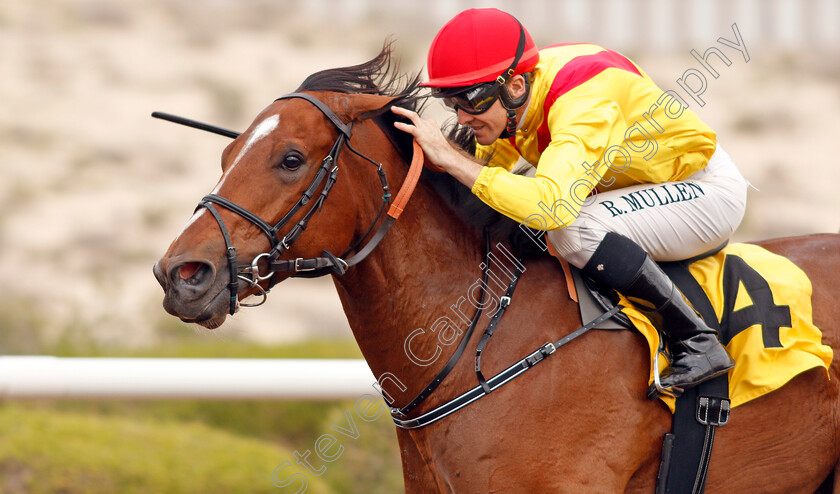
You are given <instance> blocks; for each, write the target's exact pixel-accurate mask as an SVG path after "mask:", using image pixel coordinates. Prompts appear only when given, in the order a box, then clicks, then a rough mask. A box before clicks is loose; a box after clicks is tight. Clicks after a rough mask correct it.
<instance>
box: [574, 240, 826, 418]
mask: <svg viewBox="0 0 840 494" xmlns="http://www.w3.org/2000/svg"><path fill="white" fill-rule="evenodd" d="M660 266H661V267H662V268H663V270H664V271H665V272H666V273H667V274H668V275H669V276H670V277H671V278H672V279H673V280H674V282H675V284H676V285H677V286H678V287H679V288H680V290H681V291H682V292H683V294H685V296H686V298H687V299H688V300H689V302H691V304H692V305H693V306H694V308H695V309H697V311H698V312H699V313H700V315H701V316H703V318H704V319H705V320H706V323H707V324H708V325H709V326H710V327H711V328H714V329H717V330H718V333H719V338H720V341H721V343H723V345H724V346H725V347H726V350H727V352H729V355H730V356H731V357H732V358H733V359H735V367H734V368H733V369H731V370H730V371H729V373H728V375H729V395H730V399H731V406H732V407H733V408H734V407H737V406H738V405H742V404H744V403H746V402H748V401H750V400H753V399H755V398H758V397H759V396H762V395H765V394H767V393H769V392H771V391H773V390H775V389H778V388H780V387H781V386H782V385H784V384H785V383H786V382H788V381H790V380H791V379H792V378H794V377H795V376H796V375H798V374H801V373H802V372H805V371H807V370H809V369H813V368H814V367H818V366H823V367H825V368H826V372H827V370H828V367H829V365H830V364H831V360H832V350H831V348H830V347H828V346H826V345H823V344H822V343H821V341H822V333H821V332H820V330H819V329H818V328H817V327H816V326H814V324H813V322H812V317H811V282H810V280H808V277H807V276H806V275H805V273H804V272H803V271H802V270H801V269H799V268H798V267H797V266H796V265H795V264H793V263H792V262H791V261H789V260H788V259H786V258H784V257H782V256H779V255H777V254H774V253H772V252H769V251H768V250H766V249H764V248H762V247H759V246H756V245H750V244H731V245H727V246H726V247H724V248H723V249H721V250H719V251H717V252H716V253H714V254H712V255H708V256H705V257H700V258H694V259H689V260H687V261H679V262H666V263H660ZM686 270H687V273H686ZM686 274H688V275H690V276H686ZM574 277H575V281H576V283H575V284H576V286H577V287H578V289H577V291H578V294H579V296H580V299H581V300H580V305H581V311H582V313H581V316H582V318H583V320H584V321H589V320H592V319H594V317H593V312H592V311H593V310H595V311H598V312H603V305H605V304H609V302H608V300H610V299H614V297H615V294H614V293H612V294H607V293H603V291H602V292H600V293H599V291H598V288H597V287H595V286H594V282H591V280H586V281H585V282H582V280H581V278H580V274H579V273H578V272H575V273H574ZM686 283H695V285H696V286H695V287H687V286H686ZM582 287H587V288H589V291H592V292H593V293H589V291H588V290H585V289H582ZM692 288H693V289H692ZM697 288H700V290H697ZM698 295H702V296H699V297H698ZM703 296H705V300H703V298H704V297H703ZM593 298H594V299H595V301H597V303H595V304H593V303H592V299H593ZM605 301H607V302H605ZM620 303H621V305H622V306H624V308H623V309H622V311H621V312H622V314H623V315H624V316H625V318H624V321H625V324H626V321H628V320H629V321H630V322H631V323H632V326H633V327H634V328H635V329H636V330H638V331H639V332H640V333H642V335H643V336H644V337H645V339H646V340H647V343H648V347H649V348H650V352H651V367H650V368H651V374H650V380H649V384H653V382H654V368H655V367H658V368H659V369H665V368H666V367H667V365H668V361H667V357H666V356H665V355H664V354H661V353H659V352H658V349H659V345H660V335H659V333H658V332H657V330H656V328H655V327H654V326H653V325H652V324H651V323H650V321H648V319H647V318H646V317H645V316H644V315H643V314H642V313H641V312H639V311H637V310H635V309H634V308H633V305H632V304H631V303H630V302H628V301H627V300H626V299H624V297H620ZM596 307H597V308H596ZM704 308H706V310H703V309H704ZM710 310H713V311H714V316H715V320H713V321H710V320H709V319H710V315H709V314H708V312H709V311H710ZM704 312H705V314H704ZM610 327H612V328H618V327H619V326H618V325H617V324H616V323H614V322H613V325H612V326H606V327H604V329H608V328H610ZM657 355H658V358H659V362H658V364H657V365H654V358H656V357H657ZM660 398H661V399H662V401H663V402H665V404H667V405H668V407H669V408H670V409H671V411H672V412H673V411H674V399H673V397H669V396H662V395H660Z"/></svg>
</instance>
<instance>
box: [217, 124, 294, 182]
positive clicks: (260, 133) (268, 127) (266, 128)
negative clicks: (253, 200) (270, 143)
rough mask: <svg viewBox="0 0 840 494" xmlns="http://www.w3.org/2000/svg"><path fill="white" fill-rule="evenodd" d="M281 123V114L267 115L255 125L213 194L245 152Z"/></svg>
mask: <svg viewBox="0 0 840 494" xmlns="http://www.w3.org/2000/svg"><path fill="white" fill-rule="evenodd" d="M279 123H280V116H279V115H271V116H270V117H267V118H266V119H265V120H263V121H262V122H260V123H259V124H257V126H256V127H254V130H252V131H251V135H250V136H248V140H247V141H246V142H245V145H244V146H242V150H240V151H239V154H238V155H236V159H235V160H233V163H231V165H230V166H229V167H228V169H227V170H226V171H225V174H224V175H222V179H221V180H219V183H218V184H216V188H214V189H213V194H217V193H218V192H219V189H220V188H221V187H222V184H223V183H224V182H225V178H227V176H228V175H229V174H230V172H231V170H233V168H234V167H235V166H236V164H237V163H239V160H241V159H242V157H243V156H245V153H247V152H248V151H249V150H250V149H251V148H252V147H253V146H254V144H256V143H257V142H259V141H260V139H262V138H263V137H265V136H267V135H268V134H271V133H272V132H273V131H274V129H276V128H277V125H278V124H279Z"/></svg>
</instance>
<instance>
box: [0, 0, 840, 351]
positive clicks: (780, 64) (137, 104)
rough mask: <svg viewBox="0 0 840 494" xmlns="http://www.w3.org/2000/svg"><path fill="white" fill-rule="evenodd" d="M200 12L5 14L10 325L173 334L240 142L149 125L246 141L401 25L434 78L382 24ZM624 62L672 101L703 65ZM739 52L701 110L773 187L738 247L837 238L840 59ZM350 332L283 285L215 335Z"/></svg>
mask: <svg viewBox="0 0 840 494" xmlns="http://www.w3.org/2000/svg"><path fill="white" fill-rule="evenodd" d="M191 5H192V3H190V2H187V1H172V2H161V3H157V2H145V3H143V2H128V3H123V2H117V1H98V2H94V1H70V0H35V1H27V2H3V3H2V4H0V211H2V212H0V310H2V309H4V308H8V307H13V306H26V307H32V310H33V311H35V312H37V314H35V315H34V316H32V315H30V316H28V317H36V318H37V320H38V321H41V323H42V325H43V326H44V328H45V329H46V330H47V331H48V333H50V334H51V335H53V336H55V335H58V334H61V333H62V332H64V331H67V330H69V328H77V329H78V328H82V331H84V332H89V334H90V335H91V336H92V337H94V338H95V339H96V340H98V341H101V342H105V343H108V342H111V343H120V344H136V345H142V344H148V343H150V342H154V341H156V339H157V338H158V337H159V336H160V334H161V332H165V331H168V330H171V327H172V321H174V320H172V321H170V320H171V319H172V318H170V317H169V316H168V315H166V314H165V313H164V312H163V310H162V309H161V307H160V299H161V297H162V294H161V291H160V288H159V287H158V285H157V283H156V282H155V280H154V278H153V277H152V274H151V267H152V265H153V263H154V262H155V261H156V260H157V258H158V257H159V256H160V255H161V254H162V253H163V251H164V250H165V249H166V247H167V245H168V244H169V242H170V241H171V239H172V238H174V236H175V235H176V234H177V233H178V232H179V231H180V229H181V227H182V226H183V224H184V222H185V221H186V220H187V219H188V218H189V217H190V216H191V212H192V210H193V208H194V206H195V203H196V202H197V200H198V199H200V198H201V197H202V196H203V195H204V194H205V193H207V192H208V191H209V190H210V189H211V188H212V187H213V185H214V184H215V182H216V181H217V179H218V176H219V156H220V153H221V150H222V149H223V147H224V146H225V145H226V143H227V141H226V139H225V138H222V137H218V136H213V135H210V134H206V133H202V132H199V131H194V130H190V129H186V128H182V127H179V126H175V125H172V124H167V123H163V122H160V121H156V120H153V119H151V118H150V117H149V113H150V112H151V111H153V110H162V111H168V112H172V113H176V114H181V115H184V116H189V117H193V118H196V119H198V120H204V121H208V122H212V123H216V124H218V125H222V126H224V127H229V128H233V129H243V128H245V127H246V126H247V125H248V123H249V121H250V119H251V118H252V117H253V116H254V115H256V114H257V113H258V112H259V110H260V109H261V108H263V107H264V106H265V105H267V104H268V103H270V102H271V101H272V100H273V99H274V98H275V97H276V96H279V95H280V94H283V93H285V92H290V91H291V90H293V89H294V88H295V87H297V85H298V84H299V82H300V81H301V80H302V79H303V78H304V77H305V76H306V75H308V74H309V73H312V72H314V71H316V70H320V69H323V68H328V67H335V66H342V65H350V64H355V63H359V62H362V61H364V60H367V59H369V58H370V57H372V56H373V55H374V54H376V52H377V51H378V49H379V47H380V46H381V43H382V40H383V38H384V37H385V36H387V35H388V34H391V33H394V32H397V31H398V30H399V29H405V30H406V32H407V33H408V34H404V35H402V36H401V37H400V39H399V40H398V44H397V50H398V54H400V55H401V56H402V57H403V66H404V67H406V68H409V69H411V70H415V69H417V68H419V67H420V66H421V65H422V63H423V58H424V52H425V50H426V47H427V46H428V43H429V41H430V39H431V37H432V36H433V33H434V30H435V28H434V27H432V28H429V29H428V30H423V29H420V28H417V26H413V27H411V28H409V27H408V26H395V25H392V24H389V23H388V22H387V20H383V19H378V18H376V17H375V16H374V17H371V18H365V19H355V20H351V21H346V22H345V23H343V24H340V25H337V26H332V27H330V28H327V27H326V26H324V25H322V24H319V23H318V22H317V21H315V20H313V18H312V17H311V16H308V15H306V13H295V12H293V11H288V10H284V11H279V10H277V8H276V7H272V4H270V3H267V2H249V3H248V5H249V6H250V7H251V8H250V9H242V8H234V3H232V2H226V1H221V0H220V1H216V2H207V3H205V4H203V8H200V9H196V8H193V7H191ZM710 42H711V40H710ZM619 49H620V48H619ZM628 54H629V55H631V56H634V57H635V59H636V60H637V62H639V63H640V64H641V65H642V66H643V67H644V68H645V69H646V70H647V72H648V73H649V74H650V75H651V76H652V77H653V78H654V79H655V80H657V81H659V82H660V84H661V86H662V87H663V88H676V83H675V82H674V81H675V80H676V79H677V78H678V77H679V76H680V75H681V74H682V73H683V71H685V70H686V69H688V68H691V67H697V65H698V64H697V62H696V61H694V59H692V58H691V57H690V56H689V55H688V53H687V52H685V53H682V54H679V55H669V56H653V55H646V54H645V53H638V54H636V53H628ZM730 54H731V55H732V60H733V63H732V65H731V66H729V67H723V68H721V69H720V77H719V78H718V79H712V78H709V81H708V89H707V91H706V93H705V94H704V99H705V100H706V102H707V103H706V105H705V106H704V107H703V108H699V107H698V106H697V105H693V106H692V109H694V110H696V111H697V112H698V113H699V114H700V115H701V117H702V118H703V119H704V120H705V121H706V122H707V123H709V124H710V125H711V126H712V128H714V129H715V130H716V131H717V132H718V135H719V140H720V142H721V143H722V144H723V145H724V147H725V149H726V150H727V151H728V152H729V153H730V155H732V156H733V158H734V159H735V160H736V162H737V163H738V164H739V166H740V167H741V169H742V171H743V173H744V175H745V176H746V177H747V178H748V179H749V180H750V181H751V182H752V183H753V184H754V186H755V187H756V188H757V189H758V190H760V192H759V191H756V190H753V191H751V193H750V202H749V207H748V213H747V216H746V218H745V220H744V222H743V225H742V227H741V229H740V230H739V232H738V233H737V235H736V240H754V239H762V238H768V237H773V236H783V235H798V234H805V233H811V232H836V231H838V229H840V199H839V198H838V194H837V186H838V184H840V166H837V163H836V162H835V156H834V155H833V152H832V151H831V149H833V148H832V147H831V146H833V144H835V143H836V140H837V138H838V130H837V129H840V59H838V57H837V56H833V57H821V56H818V55H804V54H803V55H799V54H796V53H793V54H790V53H789V54H786V55H781V54H777V53H769V52H761V51H757V50H753V51H752V52H751V60H750V61H749V62H748V63H747V62H745V61H744V60H743V58H738V56H739V55H738V54H737V53H735V52H731V53H730ZM324 300H326V302H324ZM324 303H326V305H327V309H326V310H325V309H324V308H323V306H322V305H321V304H324ZM316 304H318V305H317V306H316ZM5 320H8V318H6V319H4V321H5ZM8 323H9V324H15V321H14V320H11V321H9V322H8ZM348 333H349V329H348V327H347V323H346V320H345V318H344V315H343V313H342V312H341V308H340V305H339V303H338V299H337V296H336V295H335V292H334V289H333V288H332V283H331V281H330V280H328V279H322V280H302V281H291V282H289V283H286V284H283V285H282V286H280V287H278V288H276V289H275V290H274V292H272V296H271V298H270V301H269V304H267V306H265V307H262V308H260V309H256V310H246V311H243V312H242V313H240V314H238V315H237V316H236V317H235V318H233V320H232V321H231V322H229V323H227V324H226V325H225V327H224V328H223V329H222V330H220V331H219V332H218V334H216V335H213V336H207V337H222V338H248V339H253V340H257V341H285V340H290V339H298V338H303V337H307V336H331V335H347V334H348ZM201 334H204V333H201Z"/></svg>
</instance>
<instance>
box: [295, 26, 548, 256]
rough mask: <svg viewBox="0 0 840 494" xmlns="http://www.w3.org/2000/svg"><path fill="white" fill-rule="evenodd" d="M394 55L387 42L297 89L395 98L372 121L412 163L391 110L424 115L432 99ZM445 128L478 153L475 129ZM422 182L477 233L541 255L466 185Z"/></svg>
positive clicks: (434, 176) (431, 177)
mask: <svg viewBox="0 0 840 494" xmlns="http://www.w3.org/2000/svg"><path fill="white" fill-rule="evenodd" d="M392 53H393V40H391V39H387V40H386V41H385V43H384V44H383V46H382V50H381V51H380V52H379V54H378V55H377V56H376V57H374V58H373V59H371V60H369V61H367V62H364V63H361V64H358V65H353V66H349V67H340V68H334V69H327V70H322V71H320V72H316V73H314V74H312V75H310V76H309V77H307V78H306V79H304V81H303V82H302V83H301V85H300V86H299V87H298V88H297V91H330V92H336V93H343V94H377V95H382V96H390V97H393V98H394V99H393V101H392V102H391V103H390V104H389V105H387V106H386V107H385V108H383V109H382V110H383V111H382V112H377V114H375V115H370V117H369V118H371V119H373V120H374V122H376V124H377V125H378V126H379V127H380V128H381V129H382V131H383V132H384V133H385V135H386V136H387V137H388V139H389V140H390V141H391V143H392V144H393V145H394V146H395V147H396V149H397V150H398V151H399V153H400V155H401V156H402V157H403V159H404V160H405V162H406V163H408V162H410V161H411V154H412V140H413V139H412V137H411V135H410V134H408V133H405V132H401V131H399V130H397V129H396V128H395V127H394V122H396V121H398V120H402V121H406V120H405V119H403V118H402V117H399V116H397V115H396V114H394V113H393V112H390V111H387V110H388V109H389V108H390V107H391V106H400V107H403V108H408V109H410V110H413V111H416V112H418V113H421V114H422V111H423V109H424V106H425V103H426V101H427V98H428V96H425V95H420V91H421V90H422V87H421V86H420V82H421V80H422V74H421V72H419V71H418V72H416V73H414V74H402V73H401V72H400V71H399V64H398V63H396V62H395V61H394V60H393V59H392V57H391V55H392ZM443 130H444V132H446V133H447V134H448V136H449V138H450V140H452V141H453V142H454V143H456V144H457V145H458V146H460V147H461V148H462V149H464V150H465V151H467V152H469V153H470V154H472V155H475V138H474V136H473V134H472V130H470V129H469V128H467V127H463V126H460V125H458V124H457V123H454V124H446V125H445V128H444V129H443ZM421 183H424V184H425V185H426V186H427V187H428V188H430V189H431V190H433V191H434V192H435V193H436V194H437V195H438V196H439V197H440V198H441V199H443V200H444V202H445V203H446V204H447V205H449V206H450V208H451V209H452V210H453V211H455V212H456V214H457V215H458V216H459V217H460V219H461V220H462V221H463V222H464V223H465V224H466V225H468V226H471V227H473V228H476V229H478V230H482V229H484V228H487V230H488V232H489V233H490V235H491V238H494V239H499V240H508V241H509V242H510V243H511V244H512V245H513V247H514V248H515V249H516V250H517V251H518V252H519V254H520V255H521V256H523V257H534V256H536V255H540V254H542V251H540V250H539V249H538V248H537V247H536V246H535V244H534V242H533V241H532V240H531V239H530V238H528V236H527V235H525V233H524V232H523V231H522V229H521V228H519V224H518V223H517V222H515V221H513V220H511V219H510V218H507V217H506V216H504V215H502V214H501V213H499V212H497V211H495V210H494V209H493V208H491V207H490V206H488V205H486V204H485V203H483V202H482V201H481V200H480V199H479V198H478V197H476V196H475V195H474V194H473V193H472V191H470V189H469V188H468V187H466V186H465V185H463V184H462V183H460V182H458V181H457V180H456V179H454V178H453V177H452V176H451V175H449V174H448V173H436V172H433V171H431V170H429V169H424V170H423V173H422V175H421ZM453 234H456V233H453Z"/></svg>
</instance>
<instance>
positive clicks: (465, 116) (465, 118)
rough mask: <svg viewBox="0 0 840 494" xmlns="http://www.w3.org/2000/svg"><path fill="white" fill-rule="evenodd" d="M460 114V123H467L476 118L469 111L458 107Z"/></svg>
mask: <svg viewBox="0 0 840 494" xmlns="http://www.w3.org/2000/svg"><path fill="white" fill-rule="evenodd" d="M457 112H458V113H457V115H458V124H460V125H467V124H468V123H470V122H472V121H473V120H475V117H474V116H472V115H470V114H469V113H467V112H465V111H464V110H462V109H460V108H458V109H457Z"/></svg>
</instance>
